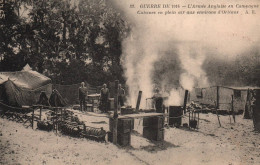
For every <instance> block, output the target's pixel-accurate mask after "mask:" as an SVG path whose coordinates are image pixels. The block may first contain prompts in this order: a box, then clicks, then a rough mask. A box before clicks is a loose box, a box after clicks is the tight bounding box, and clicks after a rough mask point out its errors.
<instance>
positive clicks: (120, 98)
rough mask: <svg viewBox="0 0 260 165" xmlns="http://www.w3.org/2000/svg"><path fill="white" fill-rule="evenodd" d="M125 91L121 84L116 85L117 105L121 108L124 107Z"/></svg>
mask: <svg viewBox="0 0 260 165" xmlns="http://www.w3.org/2000/svg"><path fill="white" fill-rule="evenodd" d="M124 97H125V90H124V89H123V88H122V85H121V84H118V104H119V105H120V106H121V107H122V106H124Z"/></svg>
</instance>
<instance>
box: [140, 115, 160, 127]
mask: <svg viewBox="0 0 260 165" xmlns="http://www.w3.org/2000/svg"><path fill="white" fill-rule="evenodd" d="M143 126H144V127H150V128H155V129H160V128H163V127H164V117H161V116H155V117H146V118H144V119H143Z"/></svg>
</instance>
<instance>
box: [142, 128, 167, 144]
mask: <svg viewBox="0 0 260 165" xmlns="http://www.w3.org/2000/svg"><path fill="white" fill-rule="evenodd" d="M143 137H144V138H147V139H149V140H155V141H163V140H164V129H155V128H150V127H144V128H143Z"/></svg>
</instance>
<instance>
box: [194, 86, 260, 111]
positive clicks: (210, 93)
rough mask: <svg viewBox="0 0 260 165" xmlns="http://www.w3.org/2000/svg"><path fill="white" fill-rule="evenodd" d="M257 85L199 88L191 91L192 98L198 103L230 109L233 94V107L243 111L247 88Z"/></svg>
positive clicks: (235, 109)
mask: <svg viewBox="0 0 260 165" xmlns="http://www.w3.org/2000/svg"><path fill="white" fill-rule="evenodd" d="M256 88H257V87H225V86H212V87H207V88H197V89H195V90H193V91H191V93H190V100H191V101H195V102H198V103H203V104H209V105H215V104H217V107H218V108H219V109H225V110H230V109H231V100H232V97H231V96H232V95H233V107H234V111H235V112H243V111H244V109H245V105H246V98H247V90H248V89H256Z"/></svg>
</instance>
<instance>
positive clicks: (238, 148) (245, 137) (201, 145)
mask: <svg viewBox="0 0 260 165" xmlns="http://www.w3.org/2000/svg"><path fill="white" fill-rule="evenodd" d="M77 113H78V114H77V115H78V116H79V118H81V119H82V120H84V121H85V122H86V124H88V125H92V126H95V127H102V126H106V127H104V129H105V130H108V127H107V126H108V118H107V117H106V116H105V115H102V114H100V115H99V114H97V115H96V116H93V115H91V114H82V113H81V112H77ZM220 119H221V122H222V126H223V127H219V126H218V124H217V122H218V121H217V117H216V115H214V114H211V113H209V114H201V120H200V123H199V125H200V128H199V130H188V129H185V128H181V129H178V128H166V129H165V141H163V142H151V141H149V140H147V139H145V138H143V137H142V121H141V120H139V119H138V120H135V131H133V133H132V135H131V138H132V144H131V147H127V148H121V147H117V146H115V145H113V144H112V143H98V142H94V141H91V140H87V139H80V138H71V137H69V136H63V135H61V134H57V135H56V134H55V133H54V132H45V131H40V130H32V129H31V128H30V127H29V128H25V127H24V126H23V125H22V124H20V123H16V122H13V121H9V120H7V119H3V118H0V140H1V141H0V150H1V151H2V152H1V153H0V160H1V162H0V164H226V165H228V164H232V165H235V164H242V165H243V164H259V163H260V153H259V150H260V141H259V133H257V132H254V131H253V123H252V120H245V119H243V118H242V115H240V116H237V123H235V124H234V123H231V124H230V123H229V122H230V120H229V117H228V116H221V117H220ZM186 121H187V117H185V118H184V119H183V122H186ZM183 137H185V138H183ZM101 151H102V152H101Z"/></svg>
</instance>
